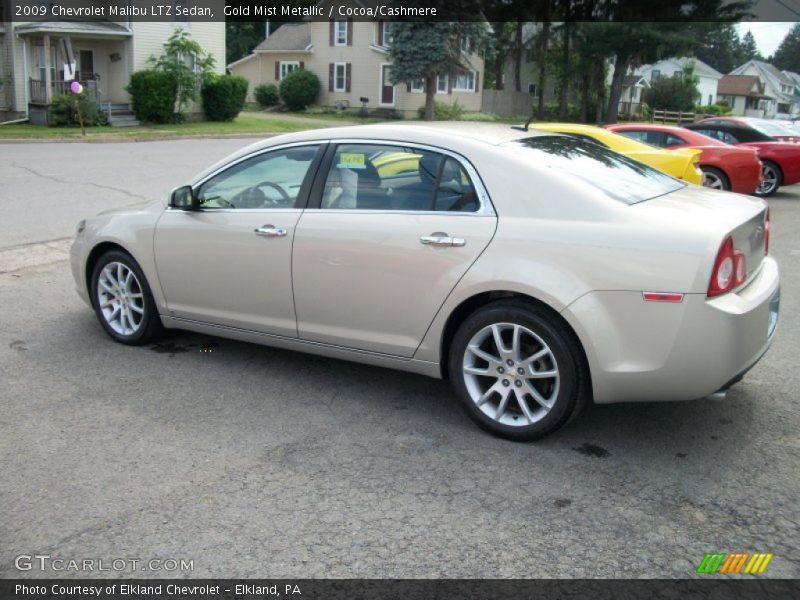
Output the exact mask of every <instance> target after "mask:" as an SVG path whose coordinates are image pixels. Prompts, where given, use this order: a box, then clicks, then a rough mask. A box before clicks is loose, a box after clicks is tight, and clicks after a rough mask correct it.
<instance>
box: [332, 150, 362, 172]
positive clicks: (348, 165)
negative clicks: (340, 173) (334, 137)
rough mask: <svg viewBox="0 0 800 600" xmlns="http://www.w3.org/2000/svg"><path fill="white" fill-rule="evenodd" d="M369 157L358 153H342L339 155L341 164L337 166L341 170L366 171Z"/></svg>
mask: <svg viewBox="0 0 800 600" xmlns="http://www.w3.org/2000/svg"><path fill="white" fill-rule="evenodd" d="M366 161H367V157H366V156H365V155H363V154H360V153H357V152H342V153H341V154H340V155H339V164H338V165H336V166H337V167H338V168H340V169H366V168H367V165H366Z"/></svg>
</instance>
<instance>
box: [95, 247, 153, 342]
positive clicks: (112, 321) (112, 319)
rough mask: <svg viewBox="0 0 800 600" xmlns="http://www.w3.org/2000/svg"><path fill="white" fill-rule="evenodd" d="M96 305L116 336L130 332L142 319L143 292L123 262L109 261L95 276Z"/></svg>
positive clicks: (140, 324) (132, 273)
mask: <svg viewBox="0 0 800 600" xmlns="http://www.w3.org/2000/svg"><path fill="white" fill-rule="evenodd" d="M97 305H98V307H99V308H100V313H101V314H102V315H103V319H104V320H105V322H106V323H107V324H108V326H109V327H110V328H111V329H113V330H114V331H115V332H116V333H118V334H120V335H133V334H135V333H136V332H137V331H139V328H140V327H141V326H142V322H143V320H144V311H145V308H144V293H143V291H142V286H141V284H140V283H139V280H138V279H137V278H136V274H135V273H134V272H133V270H132V269H131V268H130V267H129V266H128V265H126V264H124V263H121V262H110V263H108V264H107V265H106V266H105V267H103V270H102V271H101V272H100V276H99V277H98V278H97Z"/></svg>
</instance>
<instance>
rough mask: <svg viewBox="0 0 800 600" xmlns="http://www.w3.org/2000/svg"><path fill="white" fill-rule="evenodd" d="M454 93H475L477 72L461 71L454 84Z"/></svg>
mask: <svg viewBox="0 0 800 600" xmlns="http://www.w3.org/2000/svg"><path fill="white" fill-rule="evenodd" d="M453 91H454V92H474V91H475V71H459V72H458V74H457V75H456V79H455V81H454V82H453Z"/></svg>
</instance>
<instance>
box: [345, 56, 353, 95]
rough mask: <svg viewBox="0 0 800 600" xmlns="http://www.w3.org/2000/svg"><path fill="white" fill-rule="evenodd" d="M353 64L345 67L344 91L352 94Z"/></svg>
mask: <svg viewBox="0 0 800 600" xmlns="http://www.w3.org/2000/svg"><path fill="white" fill-rule="evenodd" d="M351 67H352V64H351V63H347V64H346V65H345V67H344V77H345V79H344V91H345V92H348V93H349V92H350V72H351V71H352V68H351Z"/></svg>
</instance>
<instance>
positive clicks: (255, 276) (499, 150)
mask: <svg viewBox="0 0 800 600" xmlns="http://www.w3.org/2000/svg"><path fill="white" fill-rule="evenodd" d="M769 230H770V222H769V210H768V209H767V205H766V203H765V202H764V201H763V200H761V199H758V198H752V197H746V196H737V195H735V194H730V193H723V192H717V191H714V190H709V189H705V188H702V187H699V186H691V185H686V184H684V183H682V182H680V181H678V180H676V179H673V178H672V177H669V176H668V175H665V174H663V173H661V172H659V171H656V170H654V169H653V168H651V167H648V166H646V165H643V164H641V163H638V162H636V161H634V160H632V159H629V158H626V157H624V156H622V155H619V154H616V153H614V152H612V151H610V150H608V149H606V148H604V147H602V146H600V145H598V144H595V143H592V142H590V141H584V140H580V139H575V138H571V137H567V136H562V135H556V134H552V133H542V132H537V131H535V130H530V131H521V130H519V129H515V128H511V127H506V126H501V125H493V124H485V126H479V125H476V124H474V123H469V124H460V125H459V124H452V125H444V124H442V125H430V126H429V125H404V124H398V125H368V126H362V127H342V128H336V129H329V130H316V131H307V132H302V133H296V134H290V135H285V136H280V137H275V138H272V139H270V140H267V141H264V142H260V143H257V144H254V145H252V146H250V147H248V148H245V149H244V150H241V151H240V152H237V153H236V154H234V155H232V156H230V157H228V158H227V159H225V160H223V161H222V162H220V163H218V164H217V165H215V166H213V167H211V168H210V169H208V170H207V171H205V172H204V173H202V174H201V175H199V176H198V177H197V178H196V179H195V180H194V181H192V183H191V184H190V185H187V186H184V187H180V188H177V189H175V190H174V191H173V192H172V194H171V195H170V197H169V199H168V200H166V201H159V202H153V203H151V204H148V205H144V206H140V207H135V208H130V209H123V210H115V211H109V212H106V213H103V214H101V215H99V216H97V217H94V218H91V219H87V220H86V221H82V222H81V223H80V224H79V226H78V233H77V236H76V239H75V242H74V244H73V246H72V270H73V274H74V277H75V280H76V282H77V288H78V292H79V293H80V295H81V296H82V297H83V298H84V299H85V300H86V301H87V303H89V304H90V305H91V306H92V307H93V308H94V310H95V312H96V313H97V316H98V318H99V320H100V323H101V324H102V326H103V327H104V328H105V330H106V331H107V332H108V334H109V335H110V336H111V337H112V338H114V339H115V340H117V341H119V342H122V343H126V344H141V343H145V342H148V341H151V340H153V339H154V338H155V337H156V336H157V335H158V334H159V332H160V331H161V330H162V327H167V328H180V329H187V330H192V331H197V332H202V333H206V334H213V335H219V336H225V337H230V338H236V339H240V340H246V341H251V342H256V343H261V344H268V345H272V346H279V347H284V348H290V349H296V350H302V351H306V352H312V353H315V354H321V355H325V356H329V357H334V358H340V359H348V360H354V361H359V362H364V363H370V364H373V365H380V366H384V367H391V368H396V369H403V370H407V371H413V372H416V373H422V374H425V375H429V376H431V377H445V378H449V379H450V380H451V381H452V383H453V386H454V388H455V390H456V392H457V394H458V396H459V397H460V399H461V401H462V403H463V406H464V407H465V408H466V411H467V413H468V414H469V415H470V416H471V417H472V418H473V419H474V420H475V421H476V422H477V423H478V424H479V425H481V426H482V427H484V428H486V429H487V430H489V431H491V432H492V433H495V434H497V435H500V436H503V437H507V438H510V439H515V440H531V439H535V438H538V437H541V436H543V435H546V434H548V433H550V432H552V431H554V430H556V429H558V428H559V427H561V426H562V425H564V424H565V423H566V422H567V421H568V420H569V419H570V418H571V417H572V416H574V415H576V414H577V413H578V411H579V410H580V408H581V407H582V406H583V405H584V404H585V403H587V402H590V401H594V402H597V403H611V402H627V401H656V400H690V399H698V398H704V397H706V396H709V395H711V394H713V393H715V392H718V391H721V390H725V389H727V387H728V386H730V385H732V384H733V383H735V382H736V381H738V380H739V379H740V378H741V377H742V375H743V374H744V373H745V371H747V370H748V369H749V368H750V367H752V366H753V365H754V364H755V363H756V362H757V361H758V359H759V358H760V357H761V356H762V355H763V354H764V352H765V351H766V350H767V348H768V346H769V344H770V341H771V339H772V336H773V333H774V331H775V327H776V323H777V317H778V298H779V276H778V267H777V264H776V262H775V261H774V260H773V259H772V258H771V257H770V256H769V255H768V249H769Z"/></svg>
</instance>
